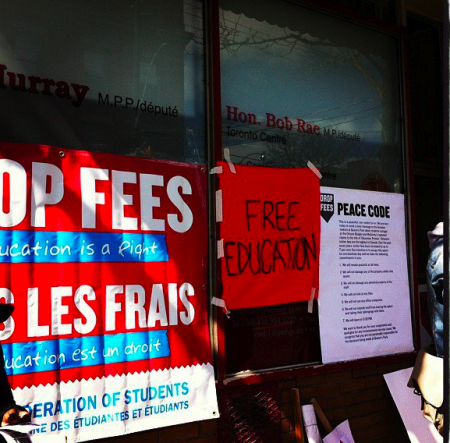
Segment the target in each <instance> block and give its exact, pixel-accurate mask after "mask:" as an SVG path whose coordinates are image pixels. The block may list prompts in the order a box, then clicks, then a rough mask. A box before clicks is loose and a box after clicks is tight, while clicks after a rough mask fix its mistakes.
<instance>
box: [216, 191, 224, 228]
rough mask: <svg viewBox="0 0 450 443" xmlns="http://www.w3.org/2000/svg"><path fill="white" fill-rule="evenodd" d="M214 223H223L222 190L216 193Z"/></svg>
mask: <svg viewBox="0 0 450 443" xmlns="http://www.w3.org/2000/svg"><path fill="white" fill-rule="evenodd" d="M216 222H217V223H221V222H223V210H222V189H219V190H217V191H216Z"/></svg>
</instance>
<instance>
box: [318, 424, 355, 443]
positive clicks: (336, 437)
mask: <svg viewBox="0 0 450 443" xmlns="http://www.w3.org/2000/svg"><path fill="white" fill-rule="evenodd" d="M323 443H355V440H354V439H353V435H352V431H351V430H350V423H349V422H348V420H345V421H343V422H342V423H341V424H340V425H338V426H336V427H335V428H334V429H333V431H332V432H330V433H329V434H328V435H327V436H326V437H325V438H324V439H323Z"/></svg>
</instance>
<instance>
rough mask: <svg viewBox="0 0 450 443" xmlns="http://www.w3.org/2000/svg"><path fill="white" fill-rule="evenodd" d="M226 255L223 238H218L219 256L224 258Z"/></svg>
mask: <svg viewBox="0 0 450 443" xmlns="http://www.w3.org/2000/svg"><path fill="white" fill-rule="evenodd" d="M224 255H225V254H224V251H223V238H222V239H221V240H217V258H222V257H223V256H224Z"/></svg>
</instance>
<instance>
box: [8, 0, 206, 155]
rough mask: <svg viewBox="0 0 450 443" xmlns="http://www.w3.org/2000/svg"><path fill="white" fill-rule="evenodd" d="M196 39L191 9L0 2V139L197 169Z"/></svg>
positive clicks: (200, 103)
mask: <svg viewBox="0 0 450 443" xmlns="http://www.w3.org/2000/svg"><path fill="white" fill-rule="evenodd" d="M202 34H203V13H202V3H201V2H198V1H196V0H184V1H181V2H180V1H178V0H171V1H165V2H159V1H156V0H140V1H132V2H129V1H125V0H114V1H108V2H105V1H95V2H93V1H87V0H65V1H52V2H48V1H45V0H37V1H36V0H17V1H16V0H14V1H13V0H5V1H2V2H1V3H0V86H1V87H0V100H1V103H2V106H1V107H0V120H1V122H2V125H1V126H0V139H1V140H3V141H9V142H20V143H39V144H48V145H54V146H59V147H63V148H71V149H87V150H94V151H103V152H113V153H118V154H128V155H138V156H143V157H151V158H160V159H169V160H178V161H188V162H196V163H204V162H205V121H204V120H205V118H204V116H205V113H204V107H205V105H204V103H205V93H204V84H203V72H204V51H203V44H202V43H201V41H202V38H201V36H202ZM2 67H3V68H2ZM14 74H15V75H14ZM19 74H20V75H19ZM21 76H23V77H21ZM30 77H33V78H35V80H34V81H35V82H36V84H35V87H33V86H32V85H31V84H30V81H31V80H30ZM20 78H24V79H25V84H24V85H22V86H21V85H19V84H18V83H17V82H16V83H17V84H14V83H13V80H14V79H20ZM36 79H39V80H36ZM73 85H78V86H73ZM17 86H19V88H17ZM77 87H82V92H85V93H84V94H83V93H80V94H79V95H76V88H77Z"/></svg>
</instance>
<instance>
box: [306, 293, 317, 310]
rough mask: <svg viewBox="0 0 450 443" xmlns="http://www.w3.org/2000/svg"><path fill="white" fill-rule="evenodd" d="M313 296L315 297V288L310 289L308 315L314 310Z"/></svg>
mask: <svg viewBox="0 0 450 443" xmlns="http://www.w3.org/2000/svg"><path fill="white" fill-rule="evenodd" d="M315 295H316V288H311V297H310V298H309V301H308V312H309V313H310V314H312V313H313V310H314V297H315Z"/></svg>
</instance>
